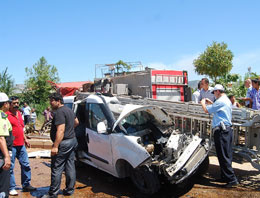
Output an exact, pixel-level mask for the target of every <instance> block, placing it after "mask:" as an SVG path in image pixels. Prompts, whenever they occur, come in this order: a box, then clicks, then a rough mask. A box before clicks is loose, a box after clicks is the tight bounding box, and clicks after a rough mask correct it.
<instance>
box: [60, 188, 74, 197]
mask: <svg viewBox="0 0 260 198" xmlns="http://www.w3.org/2000/svg"><path fill="white" fill-rule="evenodd" d="M73 193H74V192H73V191H72V192H68V191H67V190H65V189H64V190H63V191H62V194H63V195H64V196H71V195H73Z"/></svg>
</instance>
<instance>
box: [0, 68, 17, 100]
mask: <svg viewBox="0 0 260 198" xmlns="http://www.w3.org/2000/svg"><path fill="white" fill-rule="evenodd" d="M7 70H8V68H7V67H6V68H5V70H4V71H2V72H1V73H0V92H4V93H6V94H7V95H8V96H10V95H11V94H12V92H13V90H14V80H13V79H12V76H11V75H10V74H8V71H7Z"/></svg>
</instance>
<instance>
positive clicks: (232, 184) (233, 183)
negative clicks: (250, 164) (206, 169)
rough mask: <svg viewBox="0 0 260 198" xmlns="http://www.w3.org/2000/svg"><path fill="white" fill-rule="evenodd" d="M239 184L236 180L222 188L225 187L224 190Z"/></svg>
mask: <svg viewBox="0 0 260 198" xmlns="http://www.w3.org/2000/svg"><path fill="white" fill-rule="evenodd" d="M238 184H239V183H238V181H237V180H235V181H232V182H228V183H226V184H225V185H223V186H222V187H223V188H232V187H235V186H237V185H238Z"/></svg>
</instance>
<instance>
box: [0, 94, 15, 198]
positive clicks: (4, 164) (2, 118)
mask: <svg viewBox="0 0 260 198" xmlns="http://www.w3.org/2000/svg"><path fill="white" fill-rule="evenodd" d="M9 106H10V105H9V98H8V96H7V95H6V94H5V93H3V92H0V197H9V185H10V182H9V181H10V171H9V169H10V166H11V159H10V155H9V152H8V151H11V150H12V142H13V140H12V126H11V124H10V122H9V120H8V119H7V114H6V113H5V112H6V111H8V110H9Z"/></svg>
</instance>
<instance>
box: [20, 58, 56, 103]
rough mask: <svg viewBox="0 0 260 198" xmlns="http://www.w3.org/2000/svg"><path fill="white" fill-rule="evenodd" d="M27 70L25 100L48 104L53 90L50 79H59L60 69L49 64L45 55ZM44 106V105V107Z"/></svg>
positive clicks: (54, 80) (53, 80)
mask: <svg viewBox="0 0 260 198" xmlns="http://www.w3.org/2000/svg"><path fill="white" fill-rule="evenodd" d="M25 72H26V74H27V77H28V79H27V80H26V81H25V85H26V89H25V92H24V93H23V100H24V101H26V102H28V103H33V104H41V105H44V104H45V105H44V106H46V105H47V104H46V103H47V101H48V96H49V94H50V92H51V90H52V87H51V85H50V83H49V82H47V81H48V80H49V81H52V82H55V83H57V82H58V81H59V77H58V71H57V68H56V67H55V66H54V65H49V64H48V63H47V61H46V59H45V58H44V57H41V58H40V59H39V61H38V62H37V63H36V64H34V65H33V66H32V67H31V68H29V67H26V68H25ZM43 108H44V107H43Z"/></svg>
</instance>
